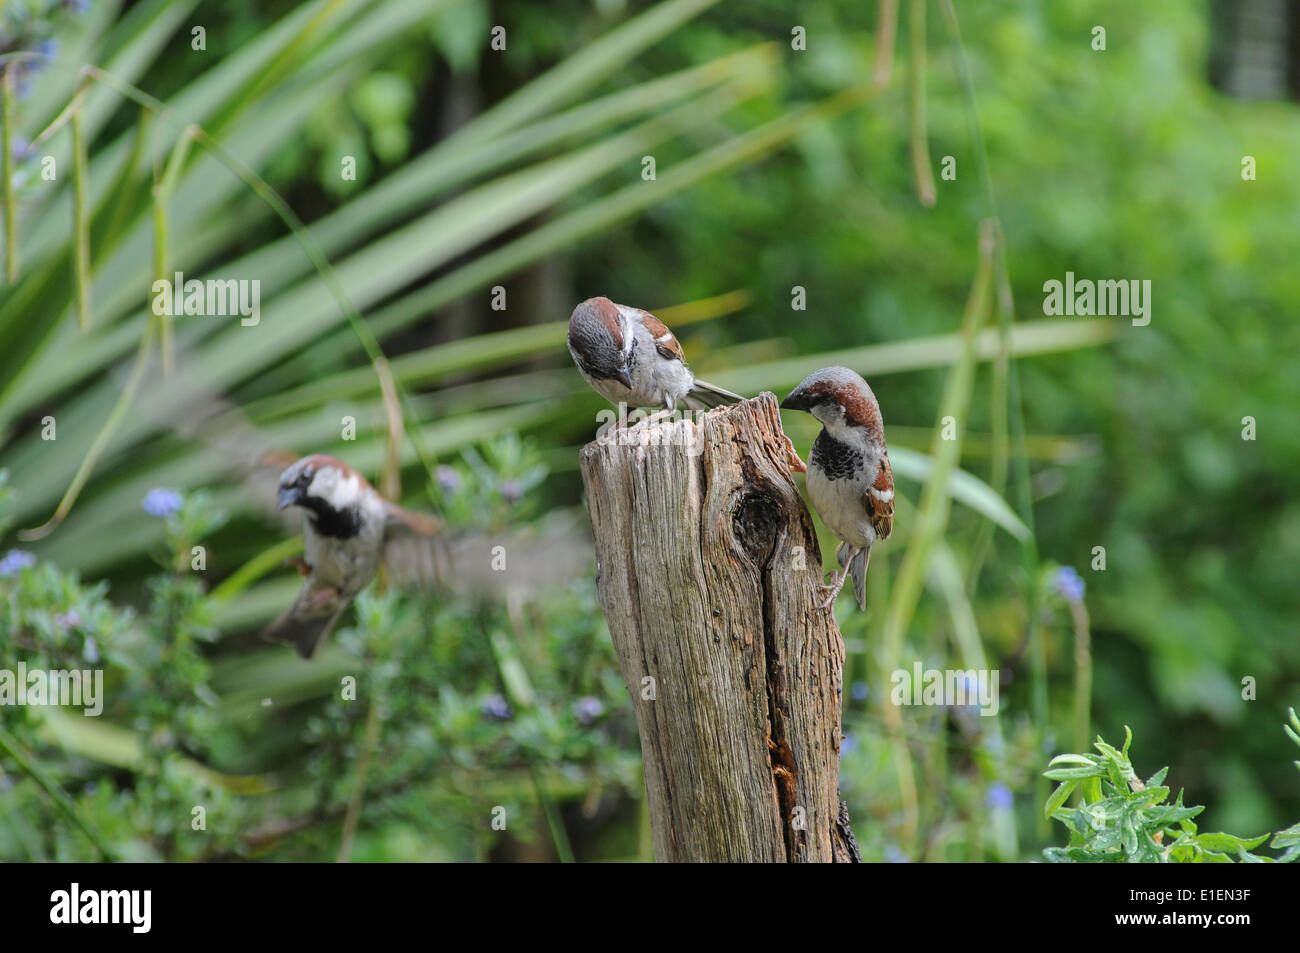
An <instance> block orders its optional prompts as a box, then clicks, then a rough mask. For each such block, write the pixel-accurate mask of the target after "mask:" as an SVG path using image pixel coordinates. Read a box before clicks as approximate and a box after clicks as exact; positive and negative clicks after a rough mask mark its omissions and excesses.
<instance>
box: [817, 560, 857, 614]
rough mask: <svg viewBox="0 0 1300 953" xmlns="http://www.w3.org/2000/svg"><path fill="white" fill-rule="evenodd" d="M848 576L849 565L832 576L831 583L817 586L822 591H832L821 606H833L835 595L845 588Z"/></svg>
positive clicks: (825, 607) (824, 607) (826, 607)
mask: <svg viewBox="0 0 1300 953" xmlns="http://www.w3.org/2000/svg"><path fill="white" fill-rule="evenodd" d="M848 578H849V569H848V567H847V566H845V567H844V571H843V572H837V573H835V574H834V575H833V576H832V577H831V583H830V584H829V585H818V587H817V588H818V589H820V590H821V591H822V592H828V593H830V595H828V596H827V597H826V601H825V602H823V603H822V604H821V607H822V608H823V609H828V608H830V607H831V605H832V604H834V602H835V597H836V596H838V595H839V594H840V590H841V589H843V588H844V580H846V579H848Z"/></svg>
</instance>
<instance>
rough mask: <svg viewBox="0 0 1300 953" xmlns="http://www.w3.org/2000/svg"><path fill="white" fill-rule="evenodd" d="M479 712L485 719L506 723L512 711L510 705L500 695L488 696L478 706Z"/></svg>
mask: <svg viewBox="0 0 1300 953" xmlns="http://www.w3.org/2000/svg"><path fill="white" fill-rule="evenodd" d="M479 711H481V712H482V713H483V717H485V718H493V719H495V720H497V721H507V720H508V719H509V718H510V716H511V715H513V714H514V711H513V710H511V708H510V703H509V702H507V701H506V700H505V699H504V698H502V697H501V696H500V695H488V696H487V697H486V698H484V699H483V701H482V702H481V703H480V704H479Z"/></svg>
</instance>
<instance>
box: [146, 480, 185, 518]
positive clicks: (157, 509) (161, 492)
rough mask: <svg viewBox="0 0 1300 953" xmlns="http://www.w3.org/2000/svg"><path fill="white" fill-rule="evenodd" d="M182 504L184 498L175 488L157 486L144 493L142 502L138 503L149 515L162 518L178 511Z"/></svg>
mask: <svg viewBox="0 0 1300 953" xmlns="http://www.w3.org/2000/svg"><path fill="white" fill-rule="evenodd" d="M184 504H185V498H184V497H183V496H181V495H180V494H179V493H177V492H176V491H175V490H167V489H163V488H161V487H159V488H157V489H153V490H150V491H149V492H148V493H146V494H145V497H144V502H143V503H142V504H140V505H141V507H142V508H143V509H144V511H145V512H146V513H148V514H149V515H150V516H157V517H159V518H163V517H167V516H171V515H173V514H175V513H179V512H180V511H181V507H182V506H183V505H184Z"/></svg>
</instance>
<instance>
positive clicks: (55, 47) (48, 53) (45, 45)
mask: <svg viewBox="0 0 1300 953" xmlns="http://www.w3.org/2000/svg"><path fill="white" fill-rule="evenodd" d="M34 52H35V53H36V54H37V55H38V56H40V58H41V59H42V60H52V59H54V57H56V56H58V55H59V41H58V40H55V39H49V40H41V42H39V43H37V44H36V49H35V51H34Z"/></svg>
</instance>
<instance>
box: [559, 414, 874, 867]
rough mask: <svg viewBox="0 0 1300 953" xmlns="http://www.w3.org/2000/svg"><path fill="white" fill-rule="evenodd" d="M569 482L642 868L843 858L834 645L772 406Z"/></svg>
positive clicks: (836, 637) (719, 419)
mask: <svg viewBox="0 0 1300 953" xmlns="http://www.w3.org/2000/svg"><path fill="white" fill-rule="evenodd" d="M697 428H698V429H697ZM645 436H648V437H651V438H653V441H654V442H653V443H652V444H651V445H638V443H637V441H636V440H635V438H636V437H645ZM582 476H583V482H584V484H585V486H586V491H587V506H588V511H589V513H590V515H591V522H592V528H593V530H594V535H595V540H596V553H597V558H598V561H599V571H598V589H599V592H600V600H601V605H602V606H603V608H604V610H605V617H606V619H607V620H608V623H609V630H610V635H611V637H612V639H613V642H614V647H615V649H616V650H617V653H618V658H619V664H620V665H621V667H622V671H623V677H624V679H625V681H626V682H627V685H628V691H629V693H630V695H631V698H632V704H633V707H634V708H635V709H636V717H637V724H638V727H639V729H640V734H641V751H642V757H643V760H644V762H645V776H646V794H647V797H648V799H649V809H650V820H651V828H652V831H653V837H654V848H655V855H656V857H657V858H658V859H659V860H660V861H733V862H734V861H742V862H747V861H758V862H783V861H794V862H810V861H848V860H857V859H858V857H857V845H856V843H855V842H854V840H853V834H852V831H851V830H850V828H849V824H848V815H847V811H845V809H844V807H843V804H842V803H841V802H840V800H839V795H838V784H837V779H838V774H839V748H840V706H841V699H842V671H843V664H844V645H843V642H842V640H841V638H840V633H839V628H838V626H837V625H836V624H835V619H834V617H833V615H832V614H831V612H830V610H829V609H825V610H824V609H821V608H819V603H820V602H821V599H822V597H821V596H820V595H819V593H818V592H817V588H816V587H817V583H818V582H819V580H820V579H821V560H820V556H819V552H818V547H817V538H816V536H815V534H814V531H813V524H812V519H811V517H810V516H809V514H808V510H807V509H806V508H805V506H804V504H803V500H802V498H801V497H800V495H799V491H798V488H797V487H796V486H795V484H794V482H793V481H792V480H791V478H790V473H789V468H788V465H787V462H786V454H785V450H784V444H783V442H782V431H781V420H780V414H779V411H778V406H777V401H776V398H775V397H774V396H773V395H772V394H766V393H765V394H761V395H759V396H758V397H757V398H754V399H753V400H747V401H745V402H743V403H741V404H737V405H735V406H732V407H725V408H719V409H718V410H714V411H712V412H710V413H708V414H707V415H704V416H703V418H702V419H701V421H700V422H699V423H696V422H694V421H690V420H682V421H676V422H671V423H663V424H658V425H650V426H649V427H647V426H646V425H645V424H641V425H638V426H637V427H634V428H631V429H630V430H625V431H623V433H622V435H621V437H620V436H619V435H618V434H617V432H616V434H615V436H614V438H613V439H611V438H610V437H608V436H606V437H605V438H603V439H600V440H597V441H596V442H593V443H591V444H588V445H587V446H586V447H585V448H584V449H583V451H582Z"/></svg>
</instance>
